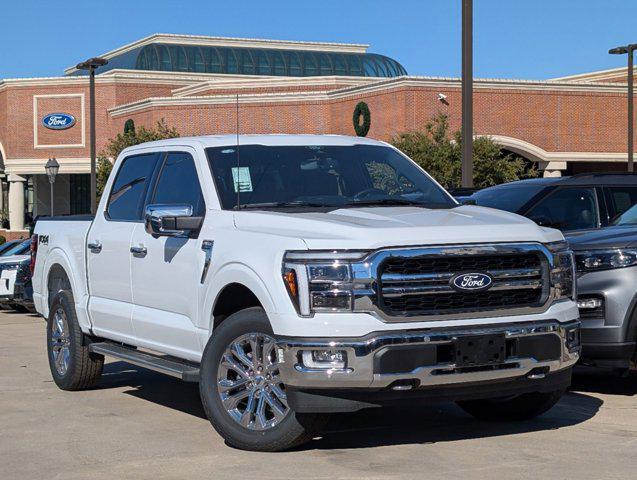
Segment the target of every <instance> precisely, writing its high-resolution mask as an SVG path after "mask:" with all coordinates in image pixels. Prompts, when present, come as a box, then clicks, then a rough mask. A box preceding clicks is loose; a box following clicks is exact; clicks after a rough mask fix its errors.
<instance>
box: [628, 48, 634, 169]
mask: <svg viewBox="0 0 637 480" xmlns="http://www.w3.org/2000/svg"><path fill="white" fill-rule="evenodd" d="M633 103H634V99H633V49H632V48H631V47H629V48H628V171H629V172H633V171H634V167H633V118H634V115H633Z"/></svg>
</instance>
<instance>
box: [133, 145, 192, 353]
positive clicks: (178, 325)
mask: <svg viewBox="0 0 637 480" xmlns="http://www.w3.org/2000/svg"><path fill="white" fill-rule="evenodd" d="M148 203H150V204H163V205H174V204H188V205H192V207H193V214H194V215H197V216H202V215H203V214H204V212H205V204H204V200H203V195H202V190H201V186H200V183H199V176H198V175H197V170H196V167H195V162H194V159H193V156H192V155H191V153H190V152H188V151H185V152H168V153H167V154H166V156H165V159H164V163H163V165H162V167H161V170H160V173H159V177H158V179H157V183H156V186H155V188H154V192H153V193H152V194H151V195H149V202H148ZM132 247H133V250H135V251H136V252H137V253H134V254H133V255H132V256H131V262H132V263H131V276H132V287H133V303H134V305H135V306H134V310H133V328H134V330H135V334H136V336H137V337H138V341H139V343H140V345H143V346H146V347H148V348H152V349H155V350H158V351H161V352H165V353H169V354H173V355H180V356H184V357H185V358H192V359H196V358H198V357H199V356H200V354H201V347H200V345H199V340H198V337H197V333H196V328H195V321H196V319H197V312H198V290H199V289H198V285H199V281H200V278H201V271H202V268H203V263H204V259H205V253H204V252H203V251H202V250H201V239H199V238H193V237H192V236H180V237H164V236H161V237H153V236H152V235H150V234H149V233H147V232H146V229H145V228H144V225H143V224H139V225H137V227H136V228H135V231H134V233H133V240H132Z"/></svg>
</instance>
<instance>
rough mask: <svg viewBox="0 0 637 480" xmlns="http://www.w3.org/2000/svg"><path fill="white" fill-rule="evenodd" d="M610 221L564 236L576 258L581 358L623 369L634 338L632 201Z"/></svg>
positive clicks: (635, 223) (635, 225) (636, 261)
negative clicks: (608, 225)
mask: <svg viewBox="0 0 637 480" xmlns="http://www.w3.org/2000/svg"><path fill="white" fill-rule="evenodd" d="M612 223H613V225H612V226H610V227H607V228H602V229H597V230H589V231H585V232H573V233H571V234H567V235H566V238H567V239H568V241H569V243H570V244H571V247H572V248H573V250H574V252H575V259H576V268H577V277H578V278H577V289H578V307H579V309H580V317H581V320H582V330H581V335H582V346H583V350H582V357H581V362H582V363H584V364H589V365H594V366H601V367H610V368H614V369H617V370H620V371H627V370H628V368H629V367H630V366H631V362H634V361H635V360H636V357H635V353H636V348H635V347H636V344H637V343H636V342H637V206H634V207H632V208H631V209H629V210H628V211H627V212H625V213H624V214H623V215H621V216H620V217H618V218H617V219H616V220H614V221H613V222H612Z"/></svg>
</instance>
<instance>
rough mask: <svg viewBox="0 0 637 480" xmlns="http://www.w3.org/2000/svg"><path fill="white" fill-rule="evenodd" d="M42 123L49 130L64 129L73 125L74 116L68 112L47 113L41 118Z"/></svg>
mask: <svg viewBox="0 0 637 480" xmlns="http://www.w3.org/2000/svg"><path fill="white" fill-rule="evenodd" d="M42 125H44V126H45V127H46V128H50V129H51V130H65V129H67V128H71V127H72V126H73V125H75V117H74V116H73V115H70V114H68V113H49V114H48V115H46V116H45V117H44V118H43V119H42Z"/></svg>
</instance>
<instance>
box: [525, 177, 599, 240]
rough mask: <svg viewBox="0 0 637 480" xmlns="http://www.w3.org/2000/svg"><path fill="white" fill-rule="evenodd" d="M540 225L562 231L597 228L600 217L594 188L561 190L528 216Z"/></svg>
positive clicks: (542, 201) (553, 193) (549, 196)
mask: <svg viewBox="0 0 637 480" xmlns="http://www.w3.org/2000/svg"><path fill="white" fill-rule="evenodd" d="M526 216H527V217H529V218H530V219H531V220H534V221H535V222H537V223H538V224H540V225H544V226H548V227H554V228H559V229H560V230H582V229H585V228H597V226H598V220H599V215H598V211H597V200H596V197H595V189H594V188H578V187H569V188H559V189H557V190H555V191H554V192H552V193H551V194H549V195H548V196H547V197H546V198H544V199H542V200H540V202H539V203H538V204H537V205H535V206H534V207H533V208H531V210H530V211H529V212H528V213H527V214H526Z"/></svg>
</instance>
